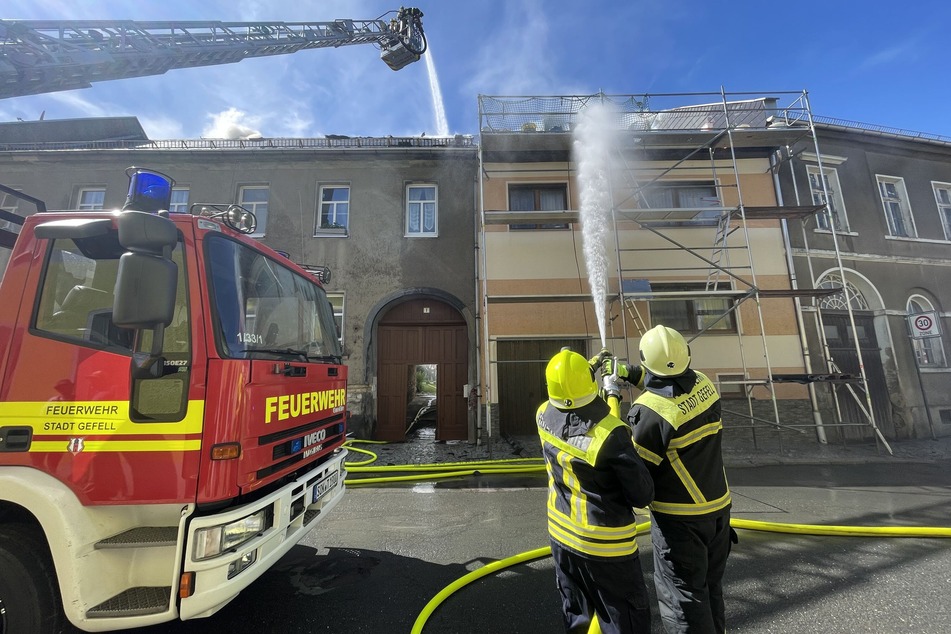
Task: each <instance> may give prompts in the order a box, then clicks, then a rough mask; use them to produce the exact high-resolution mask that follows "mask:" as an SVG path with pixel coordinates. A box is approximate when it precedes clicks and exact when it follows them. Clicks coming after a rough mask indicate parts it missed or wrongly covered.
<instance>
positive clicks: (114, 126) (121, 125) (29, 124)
mask: <svg viewBox="0 0 951 634" xmlns="http://www.w3.org/2000/svg"><path fill="white" fill-rule="evenodd" d="M148 139H149V137H148V135H146V134H145V130H144V129H143V128H142V125H141V124H140V123H139V120H138V118H137V117H90V118H87V119H44V120H39V121H12V122H7V123H0V143H50V142H72V143H87V142H94V141H119V140H123V141H124V140H130V141H147V140H148Z"/></svg>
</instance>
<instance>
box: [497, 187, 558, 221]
mask: <svg viewBox="0 0 951 634" xmlns="http://www.w3.org/2000/svg"><path fill="white" fill-rule="evenodd" d="M566 209H568V186H567V185H564V184H558V185H511V186H509V211H564V210H566ZM567 228H568V225H567V224H566V223H557V224H519V225H509V229H567Z"/></svg>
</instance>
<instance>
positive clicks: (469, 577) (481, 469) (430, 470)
mask: <svg viewBox="0 0 951 634" xmlns="http://www.w3.org/2000/svg"><path fill="white" fill-rule="evenodd" d="M609 404H610V405H612V406H615V407H616V403H610V401H609ZM355 442H360V443H375V444H385V443H384V442H383V441H370V440H349V441H347V442H346V443H345V445H346V447H347V449H348V450H349V451H353V452H358V453H364V454H369V455H370V456H371V458H370V459H369V460H363V461H360V462H348V463H346V467H347V471H348V472H349V473H387V472H402V473H407V472H410V473H415V474H414V475H401V476H387V477H379V478H359V479H355V480H351V479H349V478H348V479H347V486H348V487H350V486H354V485H362V484H383V483H388V482H406V481H411V480H432V479H434V478H455V477H461V476H468V475H474V474H490V473H505V474H514V473H540V472H543V471H544V470H545V464H544V460H543V459H541V458H509V459H502V460H479V461H471V462H457V463H430V464H406V465H388V466H377V467H369V466H366V465H368V464H370V463H372V462H373V461H375V460H376V459H377V455H376V454H375V453H373V452H372V451H368V450H364V449H360V448H358V447H354V446H353V443H355ZM460 467H461V468H460ZM730 526H732V527H733V528H738V529H742V530H750V531H762V532H769V533H786V534H790V535H822V536H838V537H917V538H948V537H951V527H943V526H835V525H831V526H826V525H818V524H791V523H784V522H762V521H758V520H746V519H741V518H738V517H733V518H730ZM649 529H650V522H643V523H641V524H638V525H637V535H644V534H646V533H647V532H648V531H649ZM549 555H551V547H550V546H545V547H543V548H537V549H535V550H529V551H526V552H524V553H520V554H518V555H515V556H513V557H508V558H506V559H500V560H498V561H495V562H492V563H490V564H487V565H485V566H483V567H482V568H479V569H478V570H474V571H472V572H470V573H468V574H466V575H464V576H462V577H460V578H459V579H457V580H456V581H454V582H452V583H451V584H449V585H448V586H446V587H445V588H443V589H442V590H441V591H440V592H439V593H438V594H437V595H436V596H435V597H433V598H432V599H431V600H430V601H429V603H427V604H426V606H425V607H424V608H423V611H422V612H420V614H419V616H418V617H417V618H416V622H415V623H414V624H413V629H412V634H420V633H421V632H422V631H423V626H424V625H425V624H426V621H427V620H428V619H429V617H430V616H432V614H433V613H434V612H435V611H436V609H437V608H438V607H439V606H440V605H441V604H442V603H443V602H444V601H445V600H446V599H448V598H449V597H450V596H452V595H453V594H454V593H455V592H456V591H458V590H460V589H461V588H463V587H465V586H467V585H468V584H470V583H472V582H473V581H476V580H478V579H481V578H483V577H486V576H488V575H490V574H493V573H495V572H498V571H500V570H504V569H505V568H508V567H510V566H515V565H517V564H520V563H524V562H528V561H534V560H536V559H541V558H543V557H547V556H549ZM600 632H601V628H600V626H599V625H598V621H597V619H594V620H593V621H592V623H591V627H590V629H589V630H588V634H600Z"/></svg>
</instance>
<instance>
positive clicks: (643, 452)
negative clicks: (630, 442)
mask: <svg viewBox="0 0 951 634" xmlns="http://www.w3.org/2000/svg"><path fill="white" fill-rule="evenodd" d="M634 448H635V449H636V450H637V455H639V456H640V457H641V458H643V459H644V460H646V461H648V462H650V463H652V464H660V463H662V462H663V461H664V459H663V458H662V457H660V456H658V455H657V454H656V453H654V452H653V451H651V450H650V449H647V448H646V447H642V446H641V445H638V444H637V443H634Z"/></svg>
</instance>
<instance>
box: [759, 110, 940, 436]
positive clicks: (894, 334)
mask: <svg viewBox="0 0 951 634" xmlns="http://www.w3.org/2000/svg"><path fill="white" fill-rule="evenodd" d="M815 130H816V136H815V138H816V141H817V143H816V144H813V143H812V142H805V141H803V142H800V143H798V144H796V145H794V146H792V147H791V148H789V149H788V150H787V151H785V152H783V153H782V154H781V156H782V158H781V160H779V161H777V164H776V171H777V174H778V175H779V180H780V188H781V195H782V196H783V197H784V198H785V199H786V200H787V201H797V200H798V201H801V203H802V204H804V205H805V204H815V205H817V206H819V208H820V211H819V213H817V214H815V215H813V216H808V217H805V218H803V220H802V222H795V223H791V224H790V231H789V240H790V247H791V252H792V255H793V260H794V262H795V266H794V269H793V273H794V275H795V276H796V278H797V279H798V280H799V282H800V283H801V284H804V285H812V286H814V287H822V286H827V285H836V286H844V287H845V290H846V292H845V293H844V294H842V295H838V296H836V297H829V298H824V299H819V300H816V301H813V302H804V303H803V306H802V309H803V316H804V326H805V330H806V333H807V336H808V341H807V344H806V345H807V351H808V352H807V354H808V355H809V356H810V357H812V358H813V359H814V363H813V365H814V371H815V372H820V373H821V372H844V373H846V374H851V375H853V376H861V375H863V374H864V375H865V380H864V381H862V382H860V383H859V384H857V385H850V384H849V383H841V384H834V383H833V384H830V385H827V386H823V387H824V389H822V390H820V391H818V393H817V398H818V399H819V401H820V403H821V407H822V411H823V412H826V413H827V416H826V417H825V420H824V421H823V425H824V427H825V429H826V430H827V432H828V433H829V434H830V436H829V438H830V440H831V439H833V438H842V437H845V438H850V437H868V436H869V433H870V426H869V425H865V424H863V423H867V422H872V423H873V424H874V426H875V427H876V428H878V429H880V431H881V433H882V435H883V436H884V437H885V438H886V439H896V440H902V439H910V438H927V437H933V438H935V437H938V436H947V435H949V434H951V389H949V388H951V367H949V363H948V355H949V352H951V350H949V347H948V336H947V327H948V325H949V323H951V322H949V321H948V317H949V315H951V313H949V312H948V306H949V302H951V139H942V138H940V137H930V136H928V135H922V134H916V133H910V132H906V131H901V130H888V129H884V128H879V127H874V126H868V125H864V124H857V123H852V122H841V121H837V120H833V119H823V118H817V120H816V123H815ZM865 387H867V390H866V389H864V388H865Z"/></svg>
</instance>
